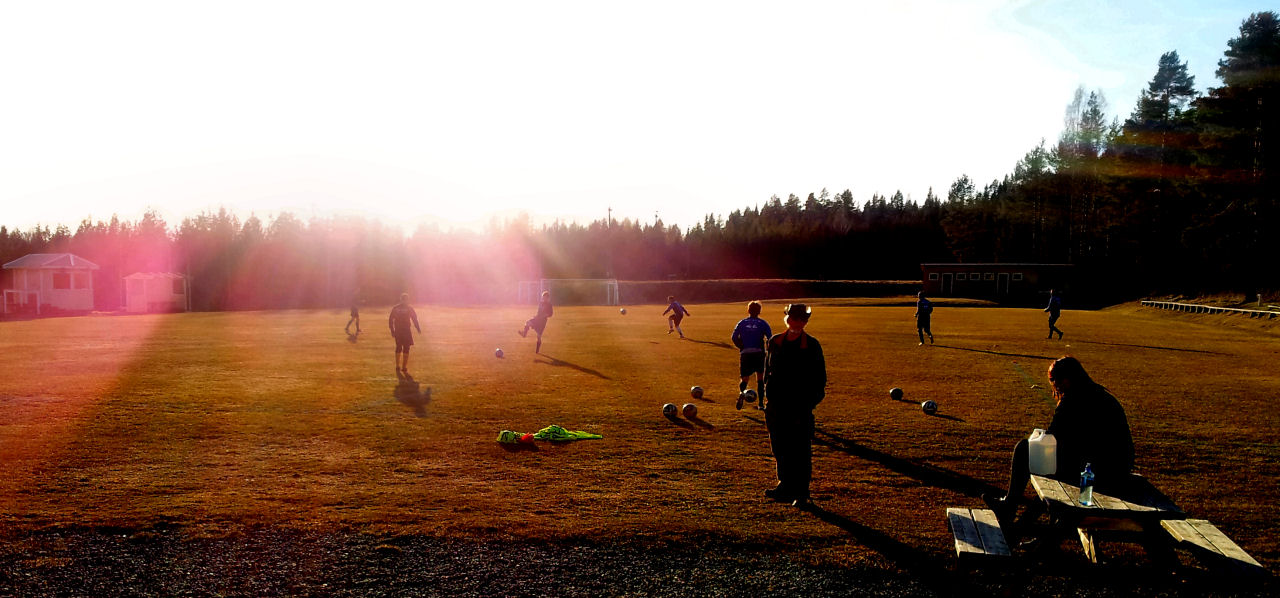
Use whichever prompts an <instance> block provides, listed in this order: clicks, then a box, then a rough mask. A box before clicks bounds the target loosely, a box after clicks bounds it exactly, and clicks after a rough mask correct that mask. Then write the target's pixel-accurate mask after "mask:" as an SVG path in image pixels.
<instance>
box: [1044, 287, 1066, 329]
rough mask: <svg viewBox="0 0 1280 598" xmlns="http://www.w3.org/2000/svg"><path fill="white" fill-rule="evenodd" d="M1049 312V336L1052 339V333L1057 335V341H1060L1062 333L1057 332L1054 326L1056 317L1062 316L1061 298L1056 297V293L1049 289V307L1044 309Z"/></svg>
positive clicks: (1056, 320) (1056, 321)
mask: <svg viewBox="0 0 1280 598" xmlns="http://www.w3.org/2000/svg"><path fill="white" fill-rule="evenodd" d="M1044 311H1047V312H1049V336H1048V337H1047V338H1053V333H1055V332H1056V333H1058V340H1062V331H1061V330H1058V327H1057V326H1055V324H1057V323H1058V317H1059V316H1061V315H1062V297H1059V296H1058V291H1057V290H1055V289H1049V305H1048V306H1046V307H1045V308H1044Z"/></svg>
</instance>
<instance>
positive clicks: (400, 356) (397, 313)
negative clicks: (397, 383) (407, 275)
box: [387, 293, 422, 379]
mask: <svg viewBox="0 0 1280 598" xmlns="http://www.w3.org/2000/svg"><path fill="white" fill-rule="evenodd" d="M410 322H412V323H413V327H414V328H416V329H417V330H418V334H422V327H421V326H418V312H416V311H413V307H412V306H410V305H409V294H408V293H400V302H399V303H397V304H395V306H394V307H392V308H391V315H390V316H388V317H387V327H388V328H390V329H391V337H392V338H394V339H396V377H397V378H404V379H412V378H410V377H409V347H412V346H413V330H410V329H409V323H410Z"/></svg>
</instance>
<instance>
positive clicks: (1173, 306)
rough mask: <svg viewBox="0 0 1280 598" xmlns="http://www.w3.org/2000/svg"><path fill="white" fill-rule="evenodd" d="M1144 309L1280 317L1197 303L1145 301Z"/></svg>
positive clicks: (1256, 311) (1261, 312)
mask: <svg viewBox="0 0 1280 598" xmlns="http://www.w3.org/2000/svg"><path fill="white" fill-rule="evenodd" d="M1142 306H1143V307H1154V308H1156V309H1170V310H1173V311H1184V312H1188V313H1193V314H1240V315H1244V316H1249V317H1250V318H1267V319H1272V320H1274V319H1275V318H1276V317H1277V316H1280V312H1277V311H1267V310H1262V309H1240V308H1236V307H1214V306H1212V305H1199V304H1196V303H1178V302H1176V301H1143V302H1142Z"/></svg>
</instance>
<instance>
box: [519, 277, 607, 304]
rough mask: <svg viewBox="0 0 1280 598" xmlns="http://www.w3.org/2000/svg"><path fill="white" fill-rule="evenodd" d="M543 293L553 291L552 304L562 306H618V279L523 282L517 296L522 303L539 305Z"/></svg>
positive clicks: (563, 279)
mask: <svg viewBox="0 0 1280 598" xmlns="http://www.w3.org/2000/svg"><path fill="white" fill-rule="evenodd" d="M543 291H551V302H552V303H556V304H562V305H617V304H618V279H616V278H543V279H541V280H522V281H520V288H519V291H518V293H517V296H516V301H518V302H520V303H537V302H538V298H539V297H541V296H542V293H543Z"/></svg>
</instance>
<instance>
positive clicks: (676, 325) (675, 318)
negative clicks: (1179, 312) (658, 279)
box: [662, 295, 689, 338]
mask: <svg viewBox="0 0 1280 598" xmlns="http://www.w3.org/2000/svg"><path fill="white" fill-rule="evenodd" d="M667 303H668V304H669V305H667V309H665V310H663V312H662V315H664V316H667V312H671V315H669V316H667V334H671V333H672V332H679V333H680V338H684V331H683V330H680V321H681V320H683V319H684V317H685V316H687V315H689V310H687V309H685V308H684V306H683V305H680V302H679V301H676V296H675V295H667Z"/></svg>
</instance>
